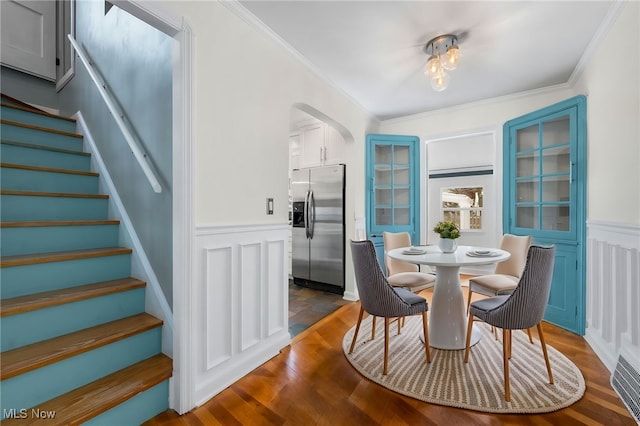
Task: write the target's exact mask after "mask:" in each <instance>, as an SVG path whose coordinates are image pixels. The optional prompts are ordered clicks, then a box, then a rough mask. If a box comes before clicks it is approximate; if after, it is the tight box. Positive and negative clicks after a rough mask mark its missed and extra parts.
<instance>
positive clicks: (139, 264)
mask: <svg viewBox="0 0 640 426" xmlns="http://www.w3.org/2000/svg"><path fill="white" fill-rule="evenodd" d="M72 118H75V119H76V125H77V130H76V132H77V133H78V134H80V135H83V136H84V146H85V151H86V152H90V153H91V169H92V170H93V171H95V172H98V173H99V174H100V176H99V186H100V188H101V192H103V193H106V194H108V195H109V212H110V215H111V216H113V217H112V219H118V220H120V225H121V226H120V234H121V235H120V236H121V238H123V243H125V244H124V245H126V246H128V247H130V248H132V249H133V253H132V255H131V275H132V276H135V277H136V278H138V279H140V280H143V281H146V282H147V291H146V292H145V311H146V312H148V313H150V314H151V315H153V316H155V317H156V318H159V319H161V320H162V321H163V326H162V353H164V354H165V355H167V356H168V357H170V358H173V312H172V310H171V307H170V306H169V302H168V301H167V298H166V297H165V296H164V293H163V292H162V288H161V287H160V282H159V281H158V277H157V276H156V274H155V272H154V270H153V268H152V267H151V263H150V262H149V258H148V257H147V255H146V253H145V251H144V248H143V246H142V243H141V242H140V239H139V238H138V235H137V233H136V231H135V229H134V227H133V224H132V222H131V219H130V218H129V215H128V214H127V211H126V209H125V207H124V204H123V203H122V200H121V198H120V196H119V194H118V191H117V190H116V187H115V185H114V183H113V180H112V179H111V175H110V174H109V170H108V169H107V167H106V165H105V163H104V161H103V159H102V156H101V155H100V151H99V150H98V147H97V145H96V143H95V140H94V138H93V136H92V134H91V131H90V129H89V127H88V126H87V124H86V121H85V120H84V117H83V116H82V112H81V111H78V112H76V113H75V114H74V115H73V116H72ZM170 381H171V382H173V378H172V379H170ZM172 388H173V384H172V385H170V390H171V389H172Z"/></svg>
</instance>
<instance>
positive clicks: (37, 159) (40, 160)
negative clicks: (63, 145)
mask: <svg viewBox="0 0 640 426" xmlns="http://www.w3.org/2000/svg"><path fill="white" fill-rule="evenodd" d="M2 162H4V163H12V164H23V165H27V166H39V167H52V168H56V169H67V170H78V171H82V172H88V171H91V157H89V156H88V155H82V154H73V153H68V152H59V151H51V150H49V149H40V148H31V147H27V146H20V145H13V144H11V143H3V144H2Z"/></svg>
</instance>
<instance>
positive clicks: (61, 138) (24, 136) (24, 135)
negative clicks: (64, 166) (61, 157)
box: [0, 123, 83, 151]
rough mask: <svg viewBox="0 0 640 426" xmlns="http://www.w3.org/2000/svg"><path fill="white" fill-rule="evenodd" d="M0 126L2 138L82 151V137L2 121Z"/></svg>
mask: <svg viewBox="0 0 640 426" xmlns="http://www.w3.org/2000/svg"><path fill="white" fill-rule="evenodd" d="M0 126H1V127H0V134H2V139H3V140H8V141H14V142H25V143H31V144H34V145H42V146H48V147H52V148H60V149H70V150H72V151H82V145H83V142H82V138H78V137H75V136H69V135H61V134H58V133H50V132H45V131H42V130H36V129H29V128H26V127H20V126H14V125H11V124H6V123H2V124H1V125H0Z"/></svg>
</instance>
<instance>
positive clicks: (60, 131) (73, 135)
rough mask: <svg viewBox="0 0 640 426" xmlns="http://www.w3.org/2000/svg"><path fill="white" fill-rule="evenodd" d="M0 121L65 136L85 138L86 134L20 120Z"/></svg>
mask: <svg viewBox="0 0 640 426" xmlns="http://www.w3.org/2000/svg"><path fill="white" fill-rule="evenodd" d="M0 123H2V124H9V125H11V126H16V127H23V128H26V129H32V130H39V131H42V132H48V133H56V134H58V135H63V136H71V137H73V138H78V139H83V138H84V136H82V135H79V134H77V133H71V132H65V131H63V130H57V129H51V128H48V127H41V126H34V125H32V124H25V123H20V122H19V121H11V120H0Z"/></svg>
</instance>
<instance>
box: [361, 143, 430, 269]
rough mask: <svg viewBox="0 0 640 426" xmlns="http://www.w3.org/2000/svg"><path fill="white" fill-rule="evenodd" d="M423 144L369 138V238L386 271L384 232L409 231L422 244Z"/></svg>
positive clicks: (367, 160) (367, 194)
mask: <svg viewBox="0 0 640 426" xmlns="http://www.w3.org/2000/svg"><path fill="white" fill-rule="evenodd" d="M419 143H420V139H419V138H418V137H417V136H404V135H380V134H371V135H367V150H366V170H367V176H366V179H367V181H366V182H367V183H366V187H367V188H366V189H367V192H366V203H367V218H366V222H367V237H368V238H369V239H370V240H371V241H373V244H374V246H375V247H376V252H377V254H378V261H379V263H380V266H381V267H382V269H383V270H384V269H385V267H384V245H383V241H382V233H383V232H385V231H387V232H408V233H409V235H410V236H411V241H412V243H413V244H420V203H419V200H418V198H419V196H418V194H419V173H420V166H419V165H420V162H419V161H420V159H419V155H418V152H419Z"/></svg>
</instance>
